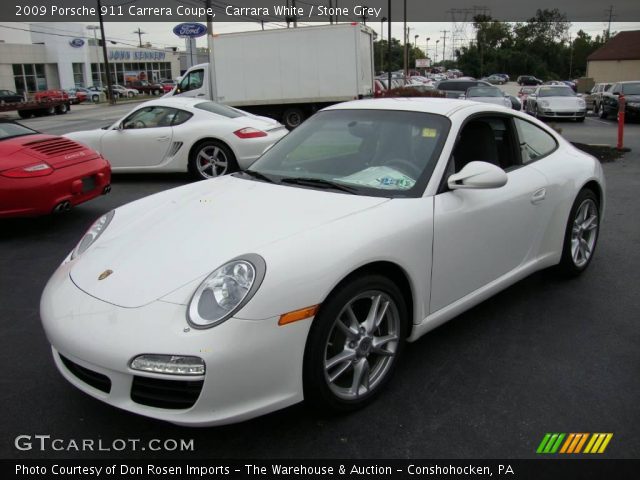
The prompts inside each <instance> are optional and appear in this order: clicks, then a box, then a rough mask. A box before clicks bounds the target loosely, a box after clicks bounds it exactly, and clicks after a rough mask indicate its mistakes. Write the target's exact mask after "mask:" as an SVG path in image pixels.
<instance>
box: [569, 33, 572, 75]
mask: <svg viewBox="0 0 640 480" xmlns="http://www.w3.org/2000/svg"><path fill="white" fill-rule="evenodd" d="M572 71H573V40H572V39H571V34H569V80H571V76H572V75H571V74H572Z"/></svg>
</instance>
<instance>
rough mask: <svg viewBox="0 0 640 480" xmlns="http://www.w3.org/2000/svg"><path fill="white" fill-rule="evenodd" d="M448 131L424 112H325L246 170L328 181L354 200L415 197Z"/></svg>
mask: <svg viewBox="0 0 640 480" xmlns="http://www.w3.org/2000/svg"><path fill="white" fill-rule="evenodd" d="M449 128H450V122H449V120H448V119H447V118H446V117H443V116H441V115H434V114H430V113H423V112H405V111H395V110H329V111H325V112H320V113H317V114H316V115H314V116H313V117H312V118H310V119H309V120H307V121H306V122H305V123H303V124H302V125H301V126H300V127H298V128H296V129H295V130H294V131H292V132H291V133H289V134H288V135H287V136H286V137H284V138H283V139H282V140H281V141H280V142H278V143H276V144H275V145H274V146H273V147H272V148H271V149H269V150H268V151H267V152H266V153H265V154H264V155H263V156H262V157H260V159H259V160H258V161H257V162H256V163H254V164H253V165H252V166H251V167H250V169H249V171H250V172H257V173H259V174H262V175H264V176H265V177H268V178H270V179H273V181H275V182H279V181H283V180H285V183H287V184H291V183H292V182H291V181H290V179H296V178H303V179H306V180H307V181H308V180H309V179H313V180H314V181H315V184H318V183H320V182H319V181H322V182H324V183H325V184H326V183H328V182H331V183H333V184H338V185H339V186H348V187H349V191H350V192H351V193H355V194H358V195H369V196H383V197H419V196H421V195H422V194H423V192H424V188H425V187H426V184H427V182H428V181H429V178H430V177H431V174H432V172H433V169H434V167H435V164H436V162H437V161H438V157H439V155H440V151H441V149H442V146H443V144H444V142H445V140H446V138H447V134H448V132H449ZM307 183H310V182H307Z"/></svg>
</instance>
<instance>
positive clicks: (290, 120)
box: [282, 108, 304, 130]
mask: <svg viewBox="0 0 640 480" xmlns="http://www.w3.org/2000/svg"><path fill="white" fill-rule="evenodd" d="M302 122H304V112H303V111H302V110H301V109H299V108H289V109H288V110H285V112H284V114H283V115H282V123H284V126H285V127H287V128H288V129H289V130H293V129H294V128H296V127H299V126H300V124H301V123H302Z"/></svg>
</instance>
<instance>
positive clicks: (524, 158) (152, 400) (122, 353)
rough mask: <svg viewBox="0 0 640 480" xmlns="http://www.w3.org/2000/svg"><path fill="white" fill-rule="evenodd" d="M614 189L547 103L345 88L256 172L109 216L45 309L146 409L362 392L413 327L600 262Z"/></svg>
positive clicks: (87, 358)
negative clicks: (347, 95)
mask: <svg viewBox="0 0 640 480" xmlns="http://www.w3.org/2000/svg"><path fill="white" fill-rule="evenodd" d="M604 202H605V184H604V178H603V175H602V169H601V167H600V164H599V163H598V162H597V161H596V160H595V159H594V158H593V157H590V156H588V155H586V154H584V153H582V152H580V151H579V150H576V149H575V148H574V147H573V146H572V145H570V144H569V143H568V142H566V141H565V140H564V139H563V138H562V137H561V136H559V135H558V134H557V133H556V132H554V131H553V130H552V129H550V128H548V127H546V126H545V125H544V124H542V123H541V122H539V121H538V120H536V119H532V118H531V117H530V116H528V115H524V114H521V113H519V112H516V111H513V110H507V109H505V108H502V107H497V106H492V105H488V104H480V103H475V102H471V101H465V100H447V99H440V98H431V99H429V98H424V99H383V100H361V101H356V102H348V103H343V104H339V105H335V106H332V107H329V108H327V109H325V110H323V111H321V112H319V113H317V114H316V115H314V116H313V117H312V118H310V119H309V120H308V121H307V122H305V123H304V124H303V125H301V126H300V127H299V128H297V129H296V130H294V131H293V132H292V133H290V134H289V135H288V136H286V137H284V138H283V139H282V140H281V141H280V142H278V143H277V144H275V145H274V146H273V147H272V148H271V149H270V150H268V151H267V152H266V153H265V154H264V155H263V156H262V157H261V158H260V159H259V160H258V161H257V162H256V163H255V164H254V165H253V166H252V167H250V168H249V169H248V170H246V171H244V172H239V173H236V174H233V175H231V176H226V177H220V178H216V179H213V180H210V181H206V182H198V183H196V184H192V185H188V186H184V187H180V188H177V189H174V190H169V191H165V192H162V193H159V194H156V195H153V196H151V197H147V198H145V199H142V200H138V201H136V202H134V203H131V204H128V205H125V206H123V207H120V208H118V209H117V210H114V211H111V212H109V213H107V214H105V215H104V216H103V217H101V218H100V219H98V220H97V221H96V222H95V223H94V224H93V225H92V226H91V228H90V229H89V230H88V231H87V233H86V234H85V235H84V237H82V239H81V240H80V242H79V243H78V245H77V246H76V247H75V248H74V250H73V251H72V252H71V253H70V254H69V256H68V257H67V258H66V259H65V260H64V261H63V263H62V264H61V265H60V267H59V268H58V270H57V271H56V272H55V273H54V275H53V277H52V278H51V279H50V280H49V282H48V284H47V286H46V288H45V291H44V293H43V295H42V301H41V316H42V323H43V326H44V329H45V331H46V334H47V337H48V339H49V341H50V343H51V345H52V353H53V358H54V361H55V363H56V365H57V367H58V369H59V370H60V372H61V373H62V375H63V376H64V377H65V378H66V379H67V380H68V381H69V382H71V383H72V384H73V385H75V386H76V387H78V388H79V389H81V390H83V391H84V392H86V393H88V394H89V395H91V396H93V397H95V398H98V399H100V400H102V401H104V402H107V403H109V404H111V405H114V406H116V407H120V408H123V409H125V410H129V411H131V412H136V413H139V414H142V415H147V416H149V417H154V418H158V419H163V420H167V421H169V422H173V423H176V424H183V425H215V424H224V423H230V422H235V421H240V420H244V419H248V418H251V417H254V416H257V415H260V414H264V413H267V412H270V411H273V410H276V409H280V408H283V407H286V406H288V405H291V404H294V403H296V402H299V401H302V400H305V401H307V402H310V403H312V404H314V405H317V406H319V407H322V408H325V409H329V410H333V411H345V410H351V409H355V408H358V407H361V406H362V405H364V404H366V403H367V402H369V401H371V400H372V399H373V398H375V397H376V396H377V395H378V394H379V393H380V391H381V389H382V388H383V387H384V386H385V385H386V384H387V383H388V381H389V380H390V378H391V376H392V373H393V371H394V368H395V366H396V364H397V361H398V357H399V356H400V354H401V353H402V350H403V345H404V344H405V342H406V341H414V340H416V339H418V338H419V337H420V336H422V335H423V334H425V333H426V332H428V331H429V330H431V329H433V328H435V327H436V326H438V325H440V324H442V323H443V322H445V321H447V320H449V319H451V318H452V317H454V316H456V315H458V314H460V313H461V312H463V311H464V310H466V309H468V308H470V307H472V306H473V305H475V304H477V303H479V302H481V301H482V300H484V299H486V298H488V297H489V296H491V295H493V294H495V293H496V292H498V291H500V290H502V289H504V288H505V287H507V286H508V285H511V284H513V283H514V282H516V281H518V280H520V279H522V278H524V277H525V276H527V275H529V274H531V273H532V272H534V271H536V270H540V269H543V268H546V267H552V266H556V267H557V268H558V269H559V270H560V271H561V272H564V273H566V274H571V275H576V274H579V273H581V272H583V271H584V270H585V269H586V268H587V266H588V265H589V263H590V261H591V260H592V258H593V255H594V251H595V247H596V243H597V240H598V231H599V226H600V222H601V219H602V214H603V209H604ZM228 205H232V206H233V208H226V206H228ZM424 368H425V375H428V369H429V366H428V365H425V366H424Z"/></svg>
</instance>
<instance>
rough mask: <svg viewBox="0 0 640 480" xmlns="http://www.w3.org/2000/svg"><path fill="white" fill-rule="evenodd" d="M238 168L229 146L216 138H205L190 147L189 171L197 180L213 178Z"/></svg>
mask: <svg viewBox="0 0 640 480" xmlns="http://www.w3.org/2000/svg"><path fill="white" fill-rule="evenodd" d="M237 170H238V162H237V161H236V157H235V155H234V154H233V152H232V151H231V149H230V148H229V147H227V146H226V145H225V144H224V143H222V142H218V141H217V140H205V141H203V142H200V143H199V144H197V145H196V146H194V147H193V148H192V149H191V154H190V155H189V173H190V174H191V175H192V176H193V177H194V178H196V179H198V180H206V179H208V178H215V177H219V176H221V175H226V174H227V173H231V172H235V171H237Z"/></svg>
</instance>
